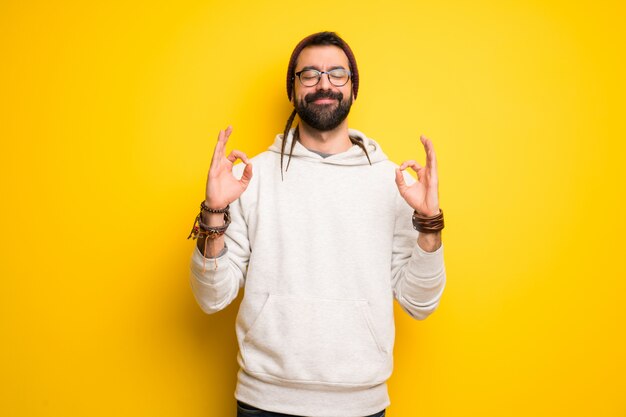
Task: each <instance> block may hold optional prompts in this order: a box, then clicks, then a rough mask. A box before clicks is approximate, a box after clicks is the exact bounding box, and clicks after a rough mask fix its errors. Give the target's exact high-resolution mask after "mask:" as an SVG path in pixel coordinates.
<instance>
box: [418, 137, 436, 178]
mask: <svg viewBox="0 0 626 417" xmlns="http://www.w3.org/2000/svg"><path fill="white" fill-rule="evenodd" d="M420 140H421V141H422V144H423V145H424V150H425V151H426V165H429V166H430V168H431V171H433V170H434V171H436V170H437V155H436V154H435V147H434V146H433V142H432V141H431V140H430V139H428V138H427V137H426V136H424V135H422V136H421V137H420Z"/></svg>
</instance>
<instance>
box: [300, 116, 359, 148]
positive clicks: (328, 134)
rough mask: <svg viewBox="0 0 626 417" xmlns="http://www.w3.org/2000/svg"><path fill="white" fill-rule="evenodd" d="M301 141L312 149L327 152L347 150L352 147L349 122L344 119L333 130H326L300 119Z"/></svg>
mask: <svg viewBox="0 0 626 417" xmlns="http://www.w3.org/2000/svg"><path fill="white" fill-rule="evenodd" d="M298 133H299V134H300V143H302V145H303V146H304V147H305V148H307V149H310V150H312V151H317V152H321V153H327V154H336V153H341V152H345V151H347V150H348V149H350V148H351V147H352V142H351V141H350V135H349V134H348V122H347V120H344V121H343V122H342V123H341V124H340V125H339V126H337V127H336V128H334V129H333V130H327V131H325V132H322V131H319V130H317V129H314V128H312V127H311V126H309V125H307V124H306V123H304V122H302V121H300V127H299V132H298Z"/></svg>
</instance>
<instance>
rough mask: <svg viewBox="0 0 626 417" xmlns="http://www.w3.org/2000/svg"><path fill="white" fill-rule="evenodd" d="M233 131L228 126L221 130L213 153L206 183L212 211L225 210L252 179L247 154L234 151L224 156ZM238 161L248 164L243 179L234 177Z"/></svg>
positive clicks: (250, 165) (207, 198)
mask: <svg viewBox="0 0 626 417" xmlns="http://www.w3.org/2000/svg"><path fill="white" fill-rule="evenodd" d="M232 131H233V128H232V126H228V128H227V129H226V130H220V133H219V136H218V138H217V144H216V145H215V150H214V151H213V159H211V167H210V168H209V175H208V178H207V182H206V204H207V205H208V206H209V208H212V209H221V208H224V207H226V206H227V205H229V204H230V203H232V202H233V201H235V200H236V199H238V198H239V196H240V195H241V194H242V193H243V192H244V191H245V190H246V188H247V187H248V184H249V183H250V179H251V178H252V164H251V163H250V162H249V161H248V157H247V156H246V154H245V153H243V152H241V151H237V150H233V151H232V152H231V153H230V154H229V155H228V156H227V157H226V156H224V154H225V149H226V142H228V137H229V136H230V134H231V132H232ZM237 159H241V160H242V161H243V163H244V164H246V167H245V168H244V170H243V175H242V176H241V179H237V178H235V176H234V175H233V164H234V163H235V161H237Z"/></svg>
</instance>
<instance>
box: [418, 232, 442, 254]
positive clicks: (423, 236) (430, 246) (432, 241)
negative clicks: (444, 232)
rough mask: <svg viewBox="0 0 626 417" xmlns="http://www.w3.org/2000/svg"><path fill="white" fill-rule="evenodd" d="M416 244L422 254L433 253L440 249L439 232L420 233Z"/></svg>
mask: <svg viewBox="0 0 626 417" xmlns="http://www.w3.org/2000/svg"><path fill="white" fill-rule="evenodd" d="M417 244H418V245H419V247H420V248H422V250H423V251H424V252H434V251H436V250H437V249H439V248H440V247H441V232H435V233H420V234H419V236H418V237H417Z"/></svg>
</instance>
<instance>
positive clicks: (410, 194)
mask: <svg viewBox="0 0 626 417" xmlns="http://www.w3.org/2000/svg"><path fill="white" fill-rule="evenodd" d="M420 140H421V141H422V144H423V145H424V150H425V151H426V165H425V166H421V165H420V164H418V163H417V162H415V161H414V160H410V161H405V162H403V163H402V165H400V167H399V168H397V169H396V185H397V186H398V190H399V191H400V195H401V196H402V197H403V198H404V199H405V200H406V202H407V203H409V205H410V206H411V207H413V209H414V210H415V211H417V212H418V213H419V214H421V215H422V216H428V217H430V216H434V215H436V214H438V213H439V191H438V186H439V178H438V177H437V158H436V157H435V150H434V148H433V144H432V142H431V141H430V139H428V138H426V137H425V136H423V135H422V136H421V137H420ZM407 167H410V168H411V169H412V170H413V171H415V173H416V174H417V181H416V182H415V183H414V184H412V185H410V186H408V185H407V184H406V182H405V181H404V177H403V175H402V171H404V170H405V169H406V168H407Z"/></svg>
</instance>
